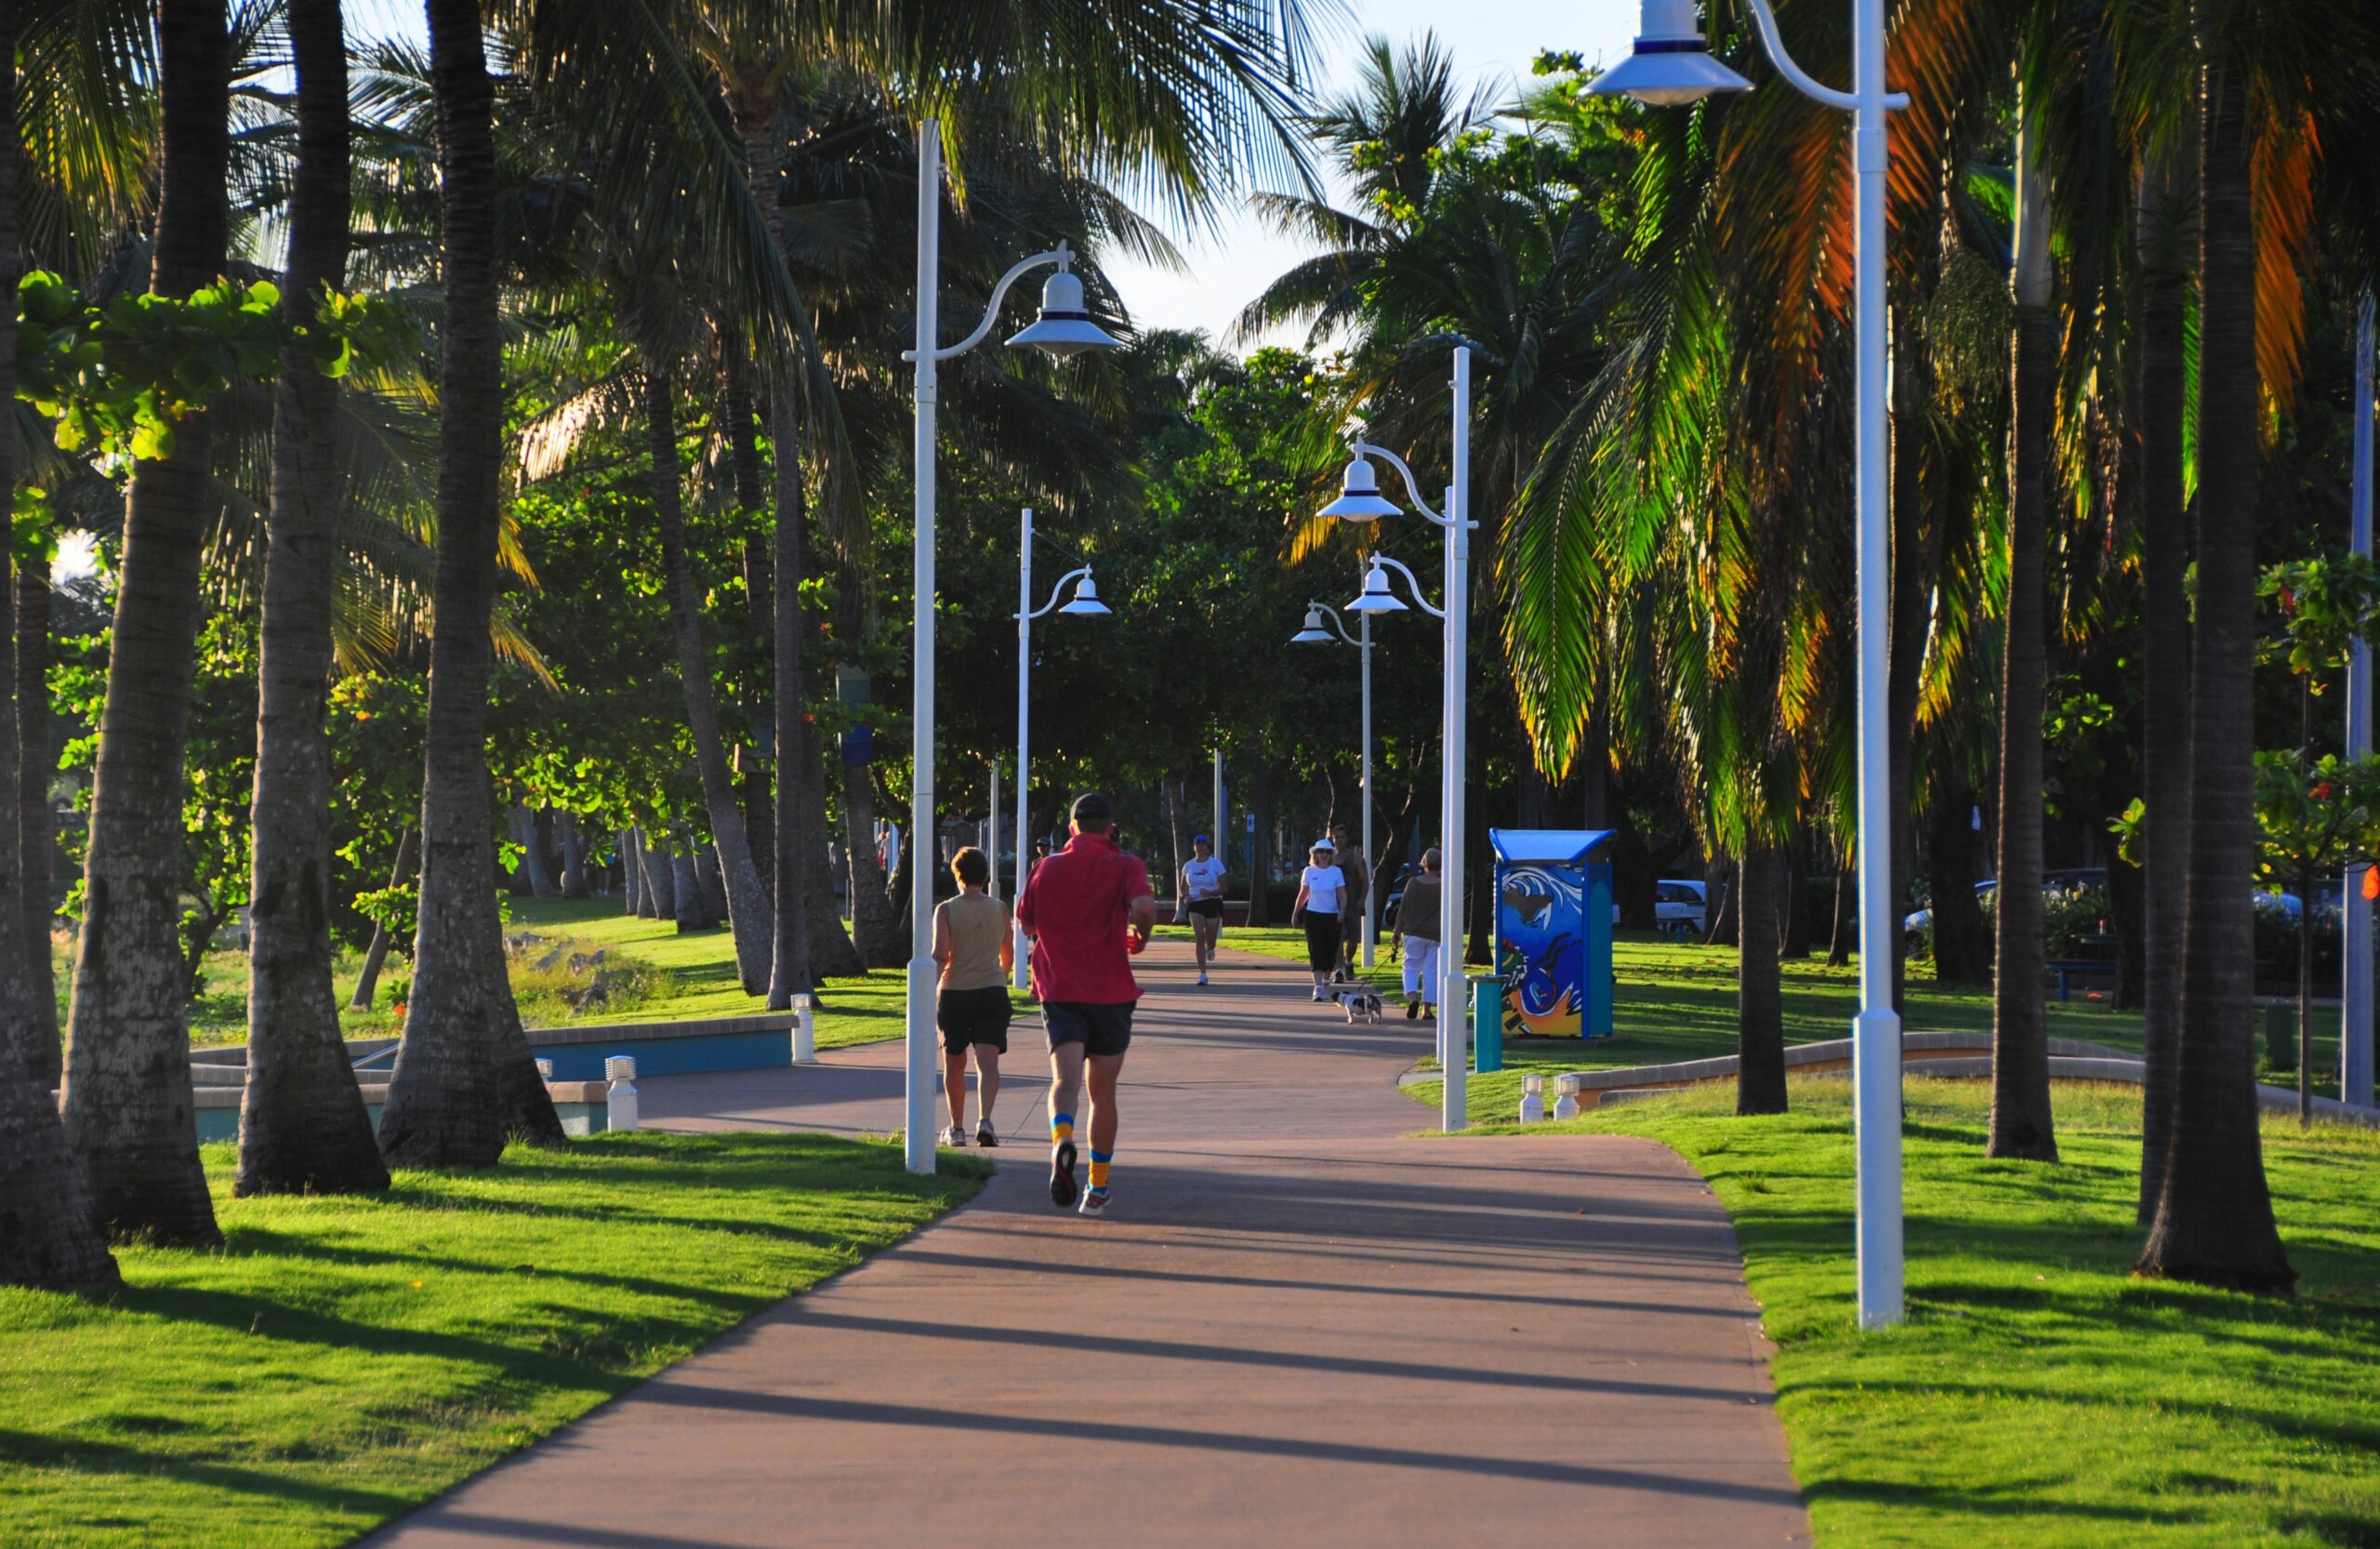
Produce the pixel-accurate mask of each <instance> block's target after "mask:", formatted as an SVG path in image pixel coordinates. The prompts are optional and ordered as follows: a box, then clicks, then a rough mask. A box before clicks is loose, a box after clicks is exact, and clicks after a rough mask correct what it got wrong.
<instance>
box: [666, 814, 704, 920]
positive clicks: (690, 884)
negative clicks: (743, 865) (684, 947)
mask: <svg viewBox="0 0 2380 1549" xmlns="http://www.w3.org/2000/svg"><path fill="white" fill-rule="evenodd" d="M669 887H670V891H671V893H672V894H674V895H675V897H676V900H677V905H678V912H677V916H676V919H677V921H678V933H679V934H680V935H684V934H685V933H687V932H689V931H707V930H708V929H710V927H711V926H712V924H714V923H715V921H714V920H712V918H711V914H710V908H709V907H708V905H707V902H706V901H705V900H704V898H703V883H702V874H701V873H700V872H699V871H698V870H697V869H696V868H695V866H694V845H693V843H692V841H688V840H685V839H683V838H682V837H681V838H680V839H679V840H678V841H676V842H675V843H673V844H672V845H671V846H670V851H669Z"/></svg>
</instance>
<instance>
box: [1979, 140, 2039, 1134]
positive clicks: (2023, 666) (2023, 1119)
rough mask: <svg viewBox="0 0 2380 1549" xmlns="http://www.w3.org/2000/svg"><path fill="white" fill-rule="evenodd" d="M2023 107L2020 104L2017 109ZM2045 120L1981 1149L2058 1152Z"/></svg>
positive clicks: (2014, 513) (2033, 186)
mask: <svg viewBox="0 0 2380 1549" xmlns="http://www.w3.org/2000/svg"><path fill="white" fill-rule="evenodd" d="M2020 116H2021V114H2020ZM2039 136H2040V128H2039V126H2038V125H2024V126H2020V127H2019V128H2018V130H2017V137H2016V265H2015V287H2016V329H2015V333H2014V336H2013V338H2012V341H2011V346H2010V351H2011V360H2010V367H2009V390H2008V391H2009V399H2010V403H2011V405H2012V412H2011V413H2010V415H2009V417H2008V460H2009V473H2008V602H2007V606H2006V609H2005V612H2004V614H2003V620H2004V622H2003V642H2004V643H2003V649H2002V653H2001V682H2000V878H2001V886H2000V893H1999V896H1998V899H1997V900H1996V901H1995V903H1994V906H1993V930H1994V932H1995V933H1996V934H1995V947H1994V950H1995V955H1996V959H1995V960H1996V962H1997V965H1998V966H1997V971H1996V972H1995V973H1994V975H1993V986H1992V995H1991V1119H1990V1128H1989V1132H1988V1134H1987V1136H1986V1139H1985V1142H1984V1153H1985V1155H1987V1156H1993V1157H2024V1158H2032V1159H2035V1160H2039V1161H2056V1159H2057V1137H2056V1132H2055V1131H2054V1129H2053V1128H2052V1122H2051V1118H2050V1096H2049V1036H2048V1032H2047V1029H2046V1026H2045V1025H2044V1023H2043V1008H2042V973H2043V969H2042V891H2041V877H2042V709H2043V697H2044V688H2043V684H2044V682H2045V679H2046V675H2047V672H2048V666H2047V658H2046V644H2047V642H2046V631H2047V628H2048V612H2049V596H2048V589H2047V588H2046V587H2045V585H2044V584H2043V577H2042V563H2043V549H2044V548H2045V546H2046V537H2045V533H2044V529H2045V528H2046V526H2047V511H2048V505H2049V475H2050V440H2051V425H2050V417H2051V415H2052V414H2053V413H2054V411H2055V404H2056V369H2057V342H2056V335H2055V333H2054V331H2053V329H2052V326H2051V314H2050V278H2051V274H2050V233H2049V197H2048V190H2047V189H2045V188H2044V187H2043V165H2042V160H2041V155H2040V152H2039Z"/></svg>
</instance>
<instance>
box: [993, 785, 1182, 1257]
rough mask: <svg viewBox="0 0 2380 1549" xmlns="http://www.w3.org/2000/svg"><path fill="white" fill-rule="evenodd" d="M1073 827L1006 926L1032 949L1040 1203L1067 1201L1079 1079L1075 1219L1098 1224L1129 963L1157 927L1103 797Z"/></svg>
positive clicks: (1126, 1018)
mask: <svg viewBox="0 0 2380 1549" xmlns="http://www.w3.org/2000/svg"><path fill="white" fill-rule="evenodd" d="M1073 826H1074V838H1073V839H1072V840H1070V841H1068V842H1067V844H1066V847H1065V848H1064V850H1061V851H1059V852H1058V853H1057V854H1054V855H1051V857H1050V858H1049V859H1048V860H1046V861H1043V862H1042V863H1041V864H1040V865H1039V866H1038V867H1035V868H1034V871H1033V876H1032V880H1029V881H1027V882H1026V883H1025V892H1024V894H1022V895H1021V896H1020V897H1019V898H1018V899H1017V901H1016V920H1017V923H1018V924H1019V925H1020V926H1022V927H1023V928H1024V931H1025V937H1026V939H1028V940H1029V941H1031V942H1032V943H1033V993H1034V996H1035V998H1036V999H1038V1000H1039V1001H1040V1002H1041V1026H1042V1030H1043V1031H1044V1032H1045V1033H1046V1034H1047V1035H1048V1036H1049V1039H1050V1202H1051V1204H1053V1205H1056V1206H1057V1207H1058V1208H1059V1209H1060V1210H1064V1209H1065V1208H1066V1207H1067V1206H1068V1205H1071V1204H1074V1203H1075V1201H1076V1198H1077V1189H1076V1185H1075V1158H1076V1151H1075V1111H1074V1110H1075V1096H1076V1092H1078V1089H1079V1088H1080V1087H1081V1085H1082V1083H1083V1080H1084V1078H1085V1077H1086V1076H1088V1077H1089V1079H1090V1084H1091V1180H1090V1186H1089V1187H1087V1188H1084V1189H1082V1190H1081V1191H1080V1198H1081V1201H1082V1203H1081V1210H1082V1213H1083V1214H1085V1215H1099V1214H1102V1213H1104V1211H1106V1209H1107V1201H1108V1172H1107V1169H1108V1164H1109V1163H1110V1162H1112V1161H1113V1160H1114V1159H1115V1156H1116V1127H1117V1111H1116V1082H1117V1078H1118V1077H1119V1076H1121V1075H1122V1074H1123V1071H1124V1052H1125V1051H1126V1050H1127V1049H1129V1048H1130V1047H1131V1042H1132V1008H1133V1006H1134V1005H1135V1004H1136V1003H1137V1002H1138V1001H1139V1000H1140V998H1141V986H1139V985H1138V984H1136V983H1134V982H1133V979H1132V966H1131V956H1132V954H1134V953H1137V952H1139V951H1140V949H1141V948H1142V947H1145V946H1147V945H1148V939H1149V933H1150V932H1151V931H1152V930H1154V929H1156V927H1157V896H1156V894H1154V893H1153V892H1152V891H1151V889H1150V887H1149V869H1148V867H1146V866H1145V865H1144V864H1142V862H1141V861H1139V860H1138V859H1136V858H1134V857H1133V856H1131V855H1128V854H1125V853H1124V852H1123V851H1122V850H1120V849H1118V848H1117V844H1116V837H1115V836H1116V814H1115V809H1114V808H1113V807H1112V806H1110V805H1109V804H1108V801H1107V798H1106V797H1104V796H1103V795H1101V794H1099V793H1098V792H1097V791H1087V792H1085V793H1084V794H1083V795H1081V796H1079V797H1078V798H1076V800H1075V805H1074V825H1073Z"/></svg>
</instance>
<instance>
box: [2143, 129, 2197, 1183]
mask: <svg viewBox="0 0 2380 1549" xmlns="http://www.w3.org/2000/svg"><path fill="white" fill-rule="evenodd" d="M2188 174H2189V168H2188V162H2187V160H2186V156H2185V152H2184V149H2183V147H2181V146H2179V145H2175V146H2172V147H2168V148H2165V149H2162V150H2161V151H2159V152H2157V153H2156V154H2154V155H2153V156H2151V157H2150V158H2149V164H2148V165H2147V166H2145V167H2144V168H2143V170H2142V172H2141V178H2140V221H2139V232H2138V246H2139V250H2140V270H2141V279H2140V286H2141V309H2140V355H2139V359H2140V391H2139V404H2140V408H2139V416H2138V419H2139V426H2140V490H2141V495H2140V582H2141V587H2140V589H2141V600H2140V659H2141V674H2140V681H2141V708H2140V715H2141V733H2140V784H2141V802H2142V806H2143V808H2144V809H2145V811H2144V813H2143V816H2142V866H2143V869H2144V872H2145V873H2146V875H2145V877H2144V880H2143V886H2142V908H2141V923H2142V927H2143V934H2144V935H2145V937H2146V938H2147V939H2146V944H2145V947H2144V950H2143V953H2142V960H2141V969H2142V979H2143V981H2144V984H2143V988H2144V990H2145V992H2146V993H2145V995H2144V998H2143V1004H2142V1013H2143V1027H2142V1038H2141V1046H2142V1055H2143V1057H2142V1070H2141V1087H2140V1195H2139V1199H2138V1202H2137V1211H2138V1216H2139V1221H2140V1225H2143V1226H2146V1225H2149V1221H2150V1219H2151V1218H2152V1217H2154V1216H2155V1214H2156V1212H2157V1196H2158V1194H2159V1193H2160V1192H2161V1191H2162V1188H2163V1185H2164V1177H2165V1153H2166V1149H2167V1147H2168V1146H2169V1145H2171V1143H2172V1137H2173V1125H2174V1088H2175V1078H2176V1076H2177V1075H2178V1073H2179V1069H2180V1050H2181V1013H2182V896H2183V882H2184V879H2185V878H2186V877H2187V876H2188V843H2189V827H2188V822H2187V821H2186V814H2187V812H2188V805H2189V756H2190V698H2189V695H2190V627H2189V602H2188V599H2187V598H2186V597H2185V596H2184V595H2183V592H2182V576H2183V572H2184V571H2185V570H2186V569H2187V568H2188V563H2189V555H2188V548H2189V536H2188V527H2187V525H2186V523H2187V522H2188V510H2186V509H2185V508H2184V506H2183V504H2182V406H2183V400H2182V383H2183V377H2184V356H2185V351H2186V349H2187V341H2186V338H2185V334H2184V329H2185V327H2186V326H2187V322H2188V295H2187V293H2186V290H2185V287H2186V286H2187V285H2188V279H2189V276H2188V270H2187V267H2186V263H2185V260H2184V257H2183V255H2184V253H2185V251H2186V249H2185V247H2184V243H2185V242H2186V240H2187V231H2186V227H2187V221H2188V198H2187V190H2186V188H2185V183H2186V181H2187V179H2188Z"/></svg>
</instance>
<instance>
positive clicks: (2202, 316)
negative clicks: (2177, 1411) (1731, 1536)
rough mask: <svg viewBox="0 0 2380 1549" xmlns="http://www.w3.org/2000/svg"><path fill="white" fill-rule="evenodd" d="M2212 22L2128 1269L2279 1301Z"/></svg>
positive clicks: (2249, 274)
mask: <svg viewBox="0 0 2380 1549" xmlns="http://www.w3.org/2000/svg"><path fill="white" fill-rule="evenodd" d="M2210 9H2211V10H2212V11H2213V12H2214V15H2213V17H2212V19H2211V25H2209V26H2208V28H2207V29H2206V31H2205V33H2204V37H2205V42H2204V45H2203V46H2204V48H2205V56H2204V60H2205V62H2204V66H2203V70H2204V90H2203V95H2202V98H2201V101H2202V109H2201V114H2200V122H2199V285H2200V302H2199V419H2198V580H2199V584H2198V597H2197V620H2198V629H2197V640H2196V649H2195V650H2194V652H2193V654H2192V655H2191V660H2190V762H2189V801H2188V809H2187V810H2188V837H2187V840H2186V845H2187V850H2186V854H2187V857H2188V858H2187V860H2186V861H2185V863H2184V864H2185V867H2186V875H2187V877H2188V890H2187V897H2186V901H2185V903H2184V906H2183V907H2184V910H2185V913H2184V921H2183V932H2184V948H2183V957H2182V1004H2181V1021H2180V1029H2179V1030H2180V1038H2179V1042H2178V1063H2177V1066H2176V1071H2175V1077H2176V1079H2175V1092H2174V1097H2175V1103H2174V1113H2173V1122H2172V1130H2171V1132H2170V1134H2169V1136H2168V1138H2167V1143H2166V1155H2165V1166H2164V1175H2163V1178H2162V1188H2161V1189H2160V1192H2159V1194H2158V1198H2157V1209H2156V1213H2155V1215H2154V1216H2153V1217H2152V1219H2151V1222H2150V1225H2149V1239H2148V1242H2147V1243H2146V1244H2145V1245H2144V1246H2143V1248H2142V1250H2141V1254H2140V1268H2141V1269H2142V1270H2143V1271H2144V1272H2145V1273H2149V1274H2157V1275H2169V1276H2172V1277H2175V1278H2179V1279H2188V1280H2197V1281H2202V1282H2205V1283H2209V1284H2217V1285H2227V1286H2234V1287H2238V1288H2240V1289H2241V1290H2247V1291H2281V1292H2286V1291H2288V1290H2289V1289H2290V1288H2291V1287H2292V1286H2294V1284H2295V1283H2296V1278H2297V1276H2296V1271H2294V1269H2292V1268H2291V1267H2290V1264H2289V1258H2288V1255H2287V1253H2286V1252H2285V1251H2283V1250H2282V1248H2281V1234H2280V1231H2279V1229H2278V1227H2277V1226H2276V1225H2275V1224H2274V1221H2273V1211H2272V1196H2271V1193H2270V1191H2269V1190H2268V1188H2267V1186H2266V1183H2265V1170H2264V1148H2263V1138H2262V1136H2261V1135H2260V1134H2259V1133H2258V1132H2257V1120H2256V1090H2255V1063H2254V1046H2253V1044H2252V1042H2251V1035H2250V1026H2251V1023H2252V1022H2253V1020H2254V1000H2253V991H2254V964H2255V944H2254V939H2253V930H2252V920H2251V914H2250V909H2249V905H2248V899H2247V896H2246V888H2245V885H2244V879H2246V878H2248V877H2250V876H2252V875H2253V874H2254V871H2253V867H2254V864H2255V847H2256V834H2255V817H2254V791H2253V775H2252V773H2251V765H2250V755H2251V752H2252V750H2253V748H2254V675H2255V659H2256V639H2255V524H2254V513H2255V509H2256V484H2257V465H2258V461H2259V457H2260V451H2259V447H2258V443H2257V433H2256V416H2257V393H2258V385H2259V377H2258V364H2259V361H2258V355H2257V346H2258V343H2259V340H2258V338H2257V337H2256V299H2257V294H2256V236H2255V226H2254V218H2253V210H2252V205H2251V187H2252V178H2251V172H2250V158H2251V155H2252V154H2253V144H2254V125H2253V122H2252V119H2251V116H2250V104H2249V96H2250V87H2251V86H2252V85H2253V84H2254V76H2253V75H2252V73H2251V72H2250V70H2249V69H2248V68H2247V67H2246V61H2247V60H2248V59H2249V58H2250V55H2249V54H2248V51H2247V47H2246V40H2245V34H2246V33H2247V32H2248V30H2249V29H2250V27H2251V26H2252V25H2253V22H2252V20H2251V17H2250V7H2245V6H2241V5H2225V6H2221V7H2210Z"/></svg>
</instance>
